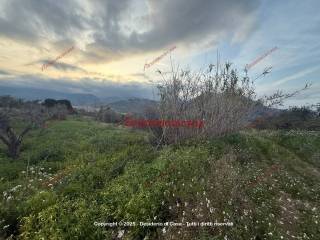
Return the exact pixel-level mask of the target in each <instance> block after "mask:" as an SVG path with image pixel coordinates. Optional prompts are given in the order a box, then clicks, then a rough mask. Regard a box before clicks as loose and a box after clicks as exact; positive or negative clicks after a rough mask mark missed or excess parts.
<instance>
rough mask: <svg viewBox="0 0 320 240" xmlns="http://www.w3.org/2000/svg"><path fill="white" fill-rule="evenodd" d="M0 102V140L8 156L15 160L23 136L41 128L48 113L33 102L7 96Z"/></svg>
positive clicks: (1, 98) (0, 98)
mask: <svg viewBox="0 0 320 240" xmlns="http://www.w3.org/2000/svg"><path fill="white" fill-rule="evenodd" d="M0 100H1V107H0V140H1V141H2V142H3V143H4V144H5V145H6V146H7V149H8V156H9V157H11V158H14V159H16V158H18V157H19V154H20V149H21V144H22V141H23V138H24V137H25V135H26V134H27V133H28V132H29V131H30V130H32V129H33V128H36V127H40V126H43V125H44V122H45V120H46V119H47V117H48V112H47V111H46V110H45V109H44V107H43V106H41V105H40V104H37V103H35V102H23V101H21V100H15V99H14V98H11V97H7V96H6V97H0ZM2 100H5V101H2ZM17 125H20V127H19V126H17ZM21 126H22V127H21ZM14 128H16V130H14ZM17 129H19V130H20V131H19V130H17ZM18 131H19V132H20V133H17V132H18Z"/></svg>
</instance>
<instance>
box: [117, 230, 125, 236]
mask: <svg viewBox="0 0 320 240" xmlns="http://www.w3.org/2000/svg"><path fill="white" fill-rule="evenodd" d="M123 234H124V230H120V231H119V232H118V238H122V236H123Z"/></svg>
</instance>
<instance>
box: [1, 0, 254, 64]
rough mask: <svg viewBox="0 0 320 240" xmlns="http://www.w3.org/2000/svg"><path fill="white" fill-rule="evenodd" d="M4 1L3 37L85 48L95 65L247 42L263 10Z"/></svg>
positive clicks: (189, 0)
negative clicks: (230, 39) (171, 49)
mask: <svg viewBox="0 0 320 240" xmlns="http://www.w3.org/2000/svg"><path fill="white" fill-rule="evenodd" d="M3 1H4V4H3V5H2V7H1V8H2V12H4V15H3V17H0V34H2V36H5V37H9V38H11V39H15V40H19V41H27V42H29V43H30V42H43V41H44V40H43V39H44V38H45V36H47V38H48V40H49V41H50V43H51V44H55V43H57V42H60V41H72V42H77V43H79V44H80V43H81V44H84V46H85V50H83V51H82V54H83V59H84V60H88V61H92V62H101V61H106V62H108V61H114V60H117V59H121V58H125V57H127V56H129V55H131V54H138V53H142V52H144V51H155V50H160V49H163V48H165V47H167V46H169V45H172V44H174V43H175V42H181V43H184V44H193V43H197V44H199V43H201V42H203V43H208V42H216V41H217V39H221V37H223V36H226V35H228V34H229V33H234V34H235V39H237V40H239V39H242V40H243V39H245V36H244V35H246V34H248V33H249V32H250V30H251V29H252V26H253V23H252V22H254V18H253V17H252V16H253V15H254V12H255V10H256V9H257V8H258V6H259V3H258V1H255V0H242V1H238V0H225V1H220V0H201V1H194V0H175V1H168V0H164V1H158V0H145V1H136V0H122V1H119V0H108V1H104V0H100V1H75V0H74V1H71V0H67V1H50V0H42V1H37V0H25V1H18V0H10V1H8V0H6V1H5V0H3ZM136 5H138V6H139V8H137V7H135V6H136ZM128 19H130V20H131V19H132V21H129V20H128ZM248 25H250V26H248ZM141 29H142V30H143V31H142V30H141ZM237 30H239V31H240V30H241V31H240V32H241V33H242V34H240V32H239V31H237ZM244 30H245V31H244ZM244 33H246V34H244Z"/></svg>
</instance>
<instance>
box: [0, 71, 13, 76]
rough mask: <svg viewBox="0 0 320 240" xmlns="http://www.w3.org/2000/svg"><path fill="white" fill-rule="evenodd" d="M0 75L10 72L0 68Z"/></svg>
mask: <svg viewBox="0 0 320 240" xmlns="http://www.w3.org/2000/svg"><path fill="white" fill-rule="evenodd" d="M0 75H11V74H10V73H9V72H7V71H3V70H0Z"/></svg>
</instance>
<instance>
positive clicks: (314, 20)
mask: <svg viewBox="0 0 320 240" xmlns="http://www.w3.org/2000/svg"><path fill="white" fill-rule="evenodd" d="M319 9H320V1H318V0H305V1H301V0H290V1H276V0H269V1H265V0H241V1H239V0H121V1H120V0H101V1H98V0H92V1H89V0H88V1H86V0H64V1H54V0H41V1H38V0H0V87H1V85H2V86H4V85H5V86H28V87H34V88H40V89H51V90H57V91H62V92H70V93H91V94H94V95H96V96H98V97H112V96H121V97H141V98H150V99H153V98H155V85H154V84H153V83H152V82H151V81H150V80H154V79H156V78H158V77H159V76H158V74H157V73H156V71H157V70H158V69H159V70H161V71H162V72H166V71H169V70H170V69H171V63H173V64H175V65H176V66H177V65H179V66H180V67H182V68H191V69H192V70H195V71H196V70H199V69H201V68H204V67H206V66H208V65H209V64H210V63H215V62H216V59H217V54H218V55H219V56H220V61H222V62H224V61H229V62H231V63H232V64H233V67H235V68H237V69H238V71H239V72H241V73H242V72H243V69H244V68H245V66H246V64H250V63H252V62H254V61H255V59H258V58H259V57H261V56H263V55H264V54H265V53H267V52H268V51H269V50H271V49H273V48H275V47H277V50H275V51H273V52H272V53H270V54H269V55H267V56H266V57H264V58H263V59H261V60H260V61H259V62H257V63H256V64H255V65H254V66H252V67H251V68H250V69H249V71H248V74H249V77H251V78H252V79H255V78H256V77H257V76H259V75H260V73H262V71H263V70H264V69H265V68H267V67H272V69H271V73H269V74H267V75H265V76H263V77H260V78H258V79H257V80H256V81H255V85H256V89H257V93H258V96H263V95H265V94H267V95H268V94H272V93H273V92H275V91H276V90H283V91H284V92H290V91H291V92H292V91H295V90H297V89H301V88H303V87H304V86H305V84H306V83H311V84H312V86H311V87H310V88H309V89H308V90H306V91H304V92H302V93H300V94H299V95H298V96H296V97H295V98H292V99H290V100H288V101H287V102H286V105H285V106H293V105H300V106H301V105H305V104H314V103H319V102H320V79H319V76H320V14H319V12H318V11H319ZM174 46H175V47H176V48H175V49H174V50H172V51H171V52H170V53H169V54H167V55H165V56H164V57H162V58H161V59H160V60H158V61H157V62H156V63H155V64H153V65H152V66H150V67H149V68H147V69H145V70H144V65H145V64H146V63H150V62H152V61H153V60H154V59H156V58H157V57H159V56H161V55H162V54H164V53H165V52H167V51H168V49H170V48H172V47H174ZM71 47H74V48H73V49H72V50H71V51H70V52H68V53H67V54H65V55H64V56H63V57H61V58H60V59H59V61H57V62H56V63H54V64H51V65H50V66H48V68H46V69H44V70H43V71H42V69H41V67H42V65H43V64H44V63H47V62H49V61H52V60H54V59H56V58H57V57H59V56H60V55H62V54H63V53H64V52H66V51H67V50H68V49H70V48H71ZM124 95H125V96H124Z"/></svg>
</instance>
